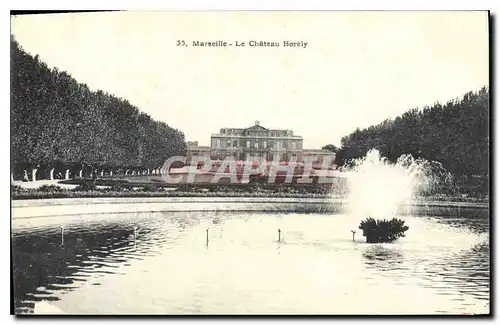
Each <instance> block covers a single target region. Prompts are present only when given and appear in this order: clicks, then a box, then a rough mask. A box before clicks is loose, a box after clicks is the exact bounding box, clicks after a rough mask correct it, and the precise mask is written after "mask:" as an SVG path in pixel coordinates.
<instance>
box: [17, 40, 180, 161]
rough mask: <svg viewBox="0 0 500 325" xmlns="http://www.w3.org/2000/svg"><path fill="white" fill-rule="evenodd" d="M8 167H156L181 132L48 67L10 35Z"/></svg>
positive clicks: (174, 148)
mask: <svg viewBox="0 0 500 325" xmlns="http://www.w3.org/2000/svg"><path fill="white" fill-rule="evenodd" d="M10 60H11V62H10V63H11V113H12V114H11V119H12V137H11V139H12V141H11V143H12V158H11V159H12V165H13V166H14V167H16V168H26V167H28V166H49V165H50V166H54V165H57V164H59V165H66V166H69V165H74V166H79V168H81V167H82V166H83V165H85V166H100V167H103V168H105V167H109V168H116V167H123V168H137V167H141V168H158V167H160V166H161V165H162V164H163V163H164V161H165V160H166V159H167V158H169V157H172V156H176V155H184V154H185V151H186V144H185V142H184V134H183V133H182V132H180V131H179V130H176V129H173V128H172V127H170V126H168V125H167V124H165V123H164V122H158V121H155V120H153V119H152V118H151V117H150V116H148V115H147V114H144V113H141V112H140V111H139V109H138V108H137V107H135V106H133V105H132V104H130V103H129V102H128V101H127V100H124V99H121V98H117V97H115V96H113V95H111V94H108V93H104V92H102V91H100V90H98V91H96V92H95V91H91V90H90V89H89V87H88V86H87V85H86V84H82V83H78V82H77V81H76V80H75V79H73V78H72V77H71V76H70V75H69V74H68V73H66V72H63V71H59V70H58V69H57V68H53V69H50V68H49V67H48V66H47V65H46V64H45V63H44V62H42V61H40V59H39V57H38V55H36V56H34V57H33V56H31V55H30V54H28V53H27V52H25V51H24V50H23V49H22V48H21V47H20V46H19V44H18V43H17V42H16V41H15V40H14V38H13V37H11V59H10Z"/></svg>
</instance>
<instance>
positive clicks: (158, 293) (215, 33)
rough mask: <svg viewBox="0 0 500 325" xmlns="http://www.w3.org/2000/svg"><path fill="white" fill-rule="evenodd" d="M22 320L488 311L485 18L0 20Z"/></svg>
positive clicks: (200, 14)
mask: <svg viewBox="0 0 500 325" xmlns="http://www.w3.org/2000/svg"><path fill="white" fill-rule="evenodd" d="M10 28H11V30H10V125H11V127H10V146H11V148H10V150H11V151H10V200H11V214H10V219H11V220H10V221H11V222H10V225H11V229H10V233H11V238H10V242H11V248H10V249H11V252H10V254H11V282H12V293H11V294H12V298H11V313H12V314H14V315H19V316H20V315H41V314H43V315H111V316H112V315H143V316H147V315H158V316H174V315H184V316H193V315H242V316H255V315H292V316H293V315H325V316H377V315H378V316H380V315H385V316H393V315H400V316H402V315H413V316H422V315H462V316H470V315H491V313H492V311H491V309H492V307H491V305H490V299H491V288H490V284H491V273H490V271H491V255H490V243H491V238H490V234H491V232H490V230H491V229H490V223H491V222H490V220H491V219H490V212H491V211H490V142H491V139H490V102H491V101H490V33H491V31H490V28H491V17H490V13H489V12H488V11H184V10H178V11H173V10H172V11H167V10H163V11H160V10H159V11H152V10H144V11H106V12H99V11H94V12H52V13H48V12H45V13H40V12H38V13H35V12H33V13H30V12H22V13H21V12H19V13H16V12H11V15H10Z"/></svg>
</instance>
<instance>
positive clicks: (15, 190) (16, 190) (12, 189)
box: [10, 185, 23, 193]
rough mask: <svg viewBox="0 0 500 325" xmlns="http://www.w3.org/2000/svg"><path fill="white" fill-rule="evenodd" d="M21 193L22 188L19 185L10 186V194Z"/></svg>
mask: <svg viewBox="0 0 500 325" xmlns="http://www.w3.org/2000/svg"><path fill="white" fill-rule="evenodd" d="M22 191H23V188H22V187H21V186H19V185H11V186H10V192H11V193H19V192H22Z"/></svg>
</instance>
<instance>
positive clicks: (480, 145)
mask: <svg viewBox="0 0 500 325" xmlns="http://www.w3.org/2000/svg"><path fill="white" fill-rule="evenodd" d="M489 143H490V139H489V88H488V87H483V88H482V89H480V90H479V91H476V92H469V93H467V94H465V95H464V96H463V98H460V99H455V100H451V101H448V102H447V103H446V104H445V105H442V104H440V103H436V104H434V105H433V106H426V107H424V108H423V109H416V108H415V109H412V110H410V111H408V112H406V113H404V114H403V115H401V116H398V117H396V118H395V119H387V120H385V121H383V122H382V123H380V124H378V125H374V126H370V127H368V128H365V129H362V130H361V129H359V128H358V129H357V130H355V131H354V132H353V133H351V134H349V135H347V136H345V137H343V138H342V140H341V147H340V148H336V147H335V146H331V145H330V146H328V148H327V146H325V149H331V150H335V151H336V153H337V155H336V163H337V165H341V166H342V165H344V164H346V163H349V161H350V160H352V159H356V158H360V157H363V156H365V155H366V153H367V152H368V151H369V150H370V149H378V150H379V151H380V153H381V155H382V156H385V157H387V158H388V159H389V160H390V161H392V162H395V161H396V160H397V159H398V157H400V156H401V155H403V154H411V155H412V156H413V157H415V158H423V159H425V160H428V161H437V162H440V163H441V164H442V166H443V167H444V168H445V169H446V170H447V171H448V172H450V173H451V174H452V175H453V176H455V178H456V179H457V180H464V179H465V180H471V179H477V180H480V183H481V184H482V186H481V188H482V190H487V189H488V179H489Z"/></svg>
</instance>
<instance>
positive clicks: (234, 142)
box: [233, 140, 238, 148]
mask: <svg viewBox="0 0 500 325" xmlns="http://www.w3.org/2000/svg"><path fill="white" fill-rule="evenodd" d="M233 147H235V148H237V147H238V140H233Z"/></svg>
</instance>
